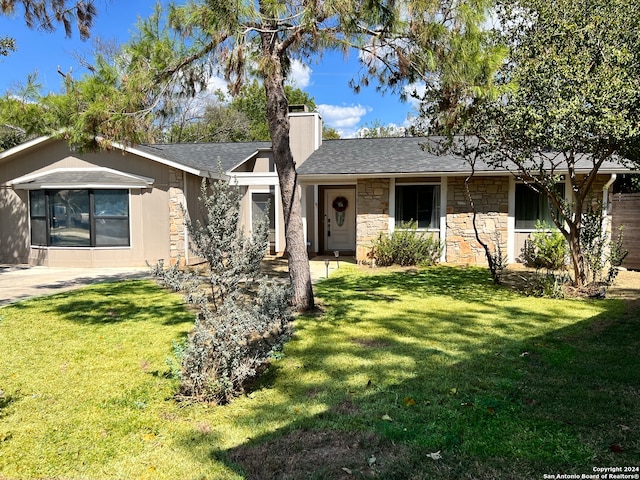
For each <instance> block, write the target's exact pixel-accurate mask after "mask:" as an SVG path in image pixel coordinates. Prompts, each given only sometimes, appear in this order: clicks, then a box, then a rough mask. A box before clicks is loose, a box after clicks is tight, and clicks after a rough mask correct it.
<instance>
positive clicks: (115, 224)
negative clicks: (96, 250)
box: [95, 218, 129, 247]
mask: <svg viewBox="0 0 640 480" xmlns="http://www.w3.org/2000/svg"><path fill="white" fill-rule="evenodd" d="M95 226H96V247H126V246H129V219H128V218H123V219H120V218H97V219H96V220H95Z"/></svg>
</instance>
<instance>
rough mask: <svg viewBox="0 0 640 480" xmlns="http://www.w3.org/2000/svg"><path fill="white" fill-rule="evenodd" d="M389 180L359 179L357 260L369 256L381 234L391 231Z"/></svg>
mask: <svg viewBox="0 0 640 480" xmlns="http://www.w3.org/2000/svg"><path fill="white" fill-rule="evenodd" d="M389 183H390V182H389V179H388V178H371V179H359V180H358V184H357V187H356V197H357V201H356V204H357V205H356V260H357V261H358V262H367V261H368V260H369V259H368V257H367V254H368V253H369V252H370V251H371V248H372V247H373V243H374V241H375V240H376V239H377V238H378V235H380V232H385V233H386V232H388V231H389Z"/></svg>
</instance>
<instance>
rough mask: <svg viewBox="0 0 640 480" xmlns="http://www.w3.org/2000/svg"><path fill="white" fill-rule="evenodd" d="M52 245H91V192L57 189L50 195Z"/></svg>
mask: <svg viewBox="0 0 640 480" xmlns="http://www.w3.org/2000/svg"><path fill="white" fill-rule="evenodd" d="M49 228H50V232H51V242H50V244H51V245H57V246H64V247H84V246H89V245H90V242H91V236H90V231H89V192H88V191H87V190H57V191H53V192H51V193H50V195H49Z"/></svg>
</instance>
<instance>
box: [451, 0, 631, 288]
mask: <svg viewBox="0 0 640 480" xmlns="http://www.w3.org/2000/svg"><path fill="white" fill-rule="evenodd" d="M498 7H499V8H498V10H497V11H498V16H499V18H500V20H501V24H502V30H501V32H500V33H501V40H502V42H503V44H504V45H505V48H507V52H508V53H507V60H506V61H505V62H504V64H503V65H502V67H501V68H500V70H499V71H498V72H497V74H496V76H495V84H496V88H497V91H498V92H499V95H497V96H494V97H484V98H482V97H479V96H474V95H469V96H468V97H467V99H466V103H465V104H466V105H467V107H469V108H467V109H466V112H465V114H464V115H463V116H460V117H458V119H457V121H456V122H455V123H454V124H449V125H453V128H450V129H449V133H462V134H472V135H475V137H473V140H472V141H471V142H465V143H464V145H463V146H461V147H460V148H459V150H460V151H462V152H463V153H465V154H466V155H467V156H468V157H469V158H475V159H478V158H479V159H482V160H484V161H485V162H487V163H489V164H491V165H494V166H496V167H498V168H507V169H509V170H510V171H512V172H514V173H515V174H517V175H518V176H519V177H520V178H521V179H522V180H524V181H525V182H527V184H529V185H530V187H531V188H533V189H534V190H536V191H538V192H540V193H541V194H543V195H546V196H547V198H548V199H549V205H550V207H551V210H552V217H553V220H554V223H555V225H556V227H557V228H558V229H559V231H560V232H561V233H562V235H563V236H564V237H565V239H566V240H567V242H568V244H569V252H570V258H571V265H572V271H573V277H574V278H573V280H574V283H575V285H576V286H577V287H581V286H583V285H584V284H585V282H586V281H587V269H586V266H585V260H584V253H583V250H582V247H581V244H580V237H581V230H582V227H583V219H584V216H585V214H586V208H587V207H588V206H589V205H590V204H591V201H592V196H593V195H597V192H594V191H593V187H594V185H595V181H596V176H597V174H598V172H599V170H600V168H601V166H602V165H603V163H604V162H606V161H613V162H622V161H623V160H622V158H630V159H637V158H639V157H638V156H637V149H638V145H639V143H638V140H639V139H640V123H639V122H638V118H640V43H638V41H637V35H636V33H635V31H636V29H635V28H630V27H629V26H630V25H635V26H637V25H640V10H638V8H637V4H636V2H634V1H631V0H613V1H609V0H594V1H590V2H573V1H570V0H562V1H559V2H551V3H550V2H545V1H544V0H504V1H502V2H500V3H499V5H498ZM471 93H473V92H471ZM585 168H586V169H587V171H588V173H587V174H586V175H579V174H578V173H577V171H578V169H585ZM565 173H567V174H568V180H569V182H570V185H571V187H570V191H571V193H572V198H571V199H570V200H569V201H567V200H565V199H564V198H563V197H562V195H561V194H560V193H559V192H558V190H557V189H556V188H555V185H556V184H557V182H558V181H560V180H561V178H562V177H561V175H562V174H565ZM596 199H597V197H596ZM556 211H557V212H559V214H557V215H556V214H555V213H556Z"/></svg>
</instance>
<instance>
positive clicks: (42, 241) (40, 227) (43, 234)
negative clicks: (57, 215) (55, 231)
mask: <svg viewBox="0 0 640 480" xmlns="http://www.w3.org/2000/svg"><path fill="white" fill-rule="evenodd" d="M31 245H40V246H45V245H47V219H46V218H32V219H31Z"/></svg>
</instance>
